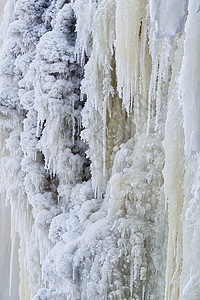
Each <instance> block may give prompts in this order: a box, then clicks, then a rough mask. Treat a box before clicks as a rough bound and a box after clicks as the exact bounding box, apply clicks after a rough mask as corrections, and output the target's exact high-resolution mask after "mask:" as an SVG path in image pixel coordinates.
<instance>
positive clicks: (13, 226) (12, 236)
mask: <svg viewBox="0 0 200 300" xmlns="http://www.w3.org/2000/svg"><path fill="white" fill-rule="evenodd" d="M10 230H11V231H10V239H11V253H10V285H9V297H10V296H11V290H12V281H13V264H14V262H13V258H14V251H15V241H16V231H15V222H14V221H11V229H10Z"/></svg>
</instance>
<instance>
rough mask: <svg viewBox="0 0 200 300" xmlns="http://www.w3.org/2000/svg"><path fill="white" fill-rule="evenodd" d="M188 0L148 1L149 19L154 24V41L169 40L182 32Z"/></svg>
mask: <svg viewBox="0 0 200 300" xmlns="http://www.w3.org/2000/svg"><path fill="white" fill-rule="evenodd" d="M187 6H188V0H178V1H177V0H166V1H158V0H150V1H149V11H150V17H151V20H152V21H153V22H155V32H154V36H155V38H156V39H163V38H169V37H171V36H173V35H175V34H178V33H181V32H182V31H183V30H184V25H185V20H186V17H187Z"/></svg>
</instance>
